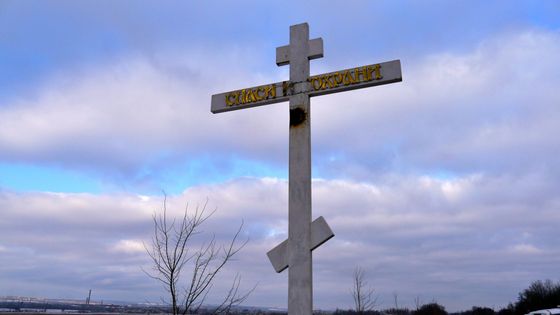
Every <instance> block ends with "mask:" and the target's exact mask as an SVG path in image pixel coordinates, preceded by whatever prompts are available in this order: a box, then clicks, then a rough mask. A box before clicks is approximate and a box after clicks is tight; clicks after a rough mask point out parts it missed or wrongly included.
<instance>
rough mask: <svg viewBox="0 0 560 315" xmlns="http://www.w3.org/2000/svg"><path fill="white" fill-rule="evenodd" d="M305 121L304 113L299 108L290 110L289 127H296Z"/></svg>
mask: <svg viewBox="0 0 560 315" xmlns="http://www.w3.org/2000/svg"><path fill="white" fill-rule="evenodd" d="M304 121H305V111H304V110H303V109H301V108H294V109H290V126H298V125H300V124H301V123H303V122H304Z"/></svg>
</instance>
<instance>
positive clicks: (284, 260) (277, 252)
mask: <svg viewBox="0 0 560 315" xmlns="http://www.w3.org/2000/svg"><path fill="white" fill-rule="evenodd" d="M333 236H334V233H333V231H332V230H331V228H330V226H329V225H328V224H327V221H325V219H324V218H323V217H318V218H317V219H315V220H314V221H313V222H312V223H311V246H310V248H309V250H310V251H311V250H314V249H315V248H317V247H319V246H321V244H323V243H325V242H326V241H328V240H330V239H331V238H332V237H333ZM288 241H289V240H288V239H287V240H285V241H283V242H282V243H280V244H278V245H277V246H276V247H274V248H273V249H271V250H270V251H269V252H268V253H266V255H267V256H268V259H269V260H270V262H271V263H272V266H273V267H274V270H276V272H278V273H280V272H282V271H284V270H285V269H286V268H288V267H289V262H288Z"/></svg>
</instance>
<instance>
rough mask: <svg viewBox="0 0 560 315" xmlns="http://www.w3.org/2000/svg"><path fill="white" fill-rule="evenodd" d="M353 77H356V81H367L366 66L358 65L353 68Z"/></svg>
mask: <svg viewBox="0 0 560 315" xmlns="http://www.w3.org/2000/svg"><path fill="white" fill-rule="evenodd" d="M354 77H355V78H356V81H358V82H365V81H369V78H368V75H367V71H366V67H359V68H356V69H354Z"/></svg>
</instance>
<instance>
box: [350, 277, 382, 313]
mask: <svg viewBox="0 0 560 315" xmlns="http://www.w3.org/2000/svg"><path fill="white" fill-rule="evenodd" d="M365 277H366V272H365V271H364V270H363V269H362V268H361V267H356V269H354V273H353V285H352V298H353V299H354V306H355V309H356V312H357V313H358V314H362V313H364V312H367V311H371V310H373V308H374V307H375V306H376V305H377V298H378V297H377V296H376V295H374V292H375V290H374V289H373V288H372V287H371V286H369V285H368V283H367V280H366V279H365Z"/></svg>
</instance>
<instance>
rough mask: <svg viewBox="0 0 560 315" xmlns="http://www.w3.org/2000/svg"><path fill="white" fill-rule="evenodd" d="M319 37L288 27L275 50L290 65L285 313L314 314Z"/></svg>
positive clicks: (305, 28)
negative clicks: (313, 65)
mask: <svg viewBox="0 0 560 315" xmlns="http://www.w3.org/2000/svg"><path fill="white" fill-rule="evenodd" d="M322 48H323V47H322V40H320V39H318V40H313V41H309V26H308V25H307V24H306V23H304V24H298V25H293V26H291V27H290V45H289V46H284V47H279V48H278V49H277V57H276V60H277V63H278V64H279V65H284V64H287V63H289V64H290V82H291V83H292V84H293V89H294V93H295V94H294V95H292V96H291V97H290V144H289V146H290V148H289V151H290V154H289V155H290V161H289V197H288V199H289V201H288V207H289V210H288V211H289V214H288V217H289V219H288V220H289V224H288V263H289V266H290V267H289V268H288V314H289V315H311V314H312V313H313V273H312V255H311V134H310V108H309V96H308V95H307V94H306V93H302V92H300V91H306V90H307V89H306V88H305V85H306V84H309V83H308V82H307V79H308V78H309V59H312V58H318V57H322Z"/></svg>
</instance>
